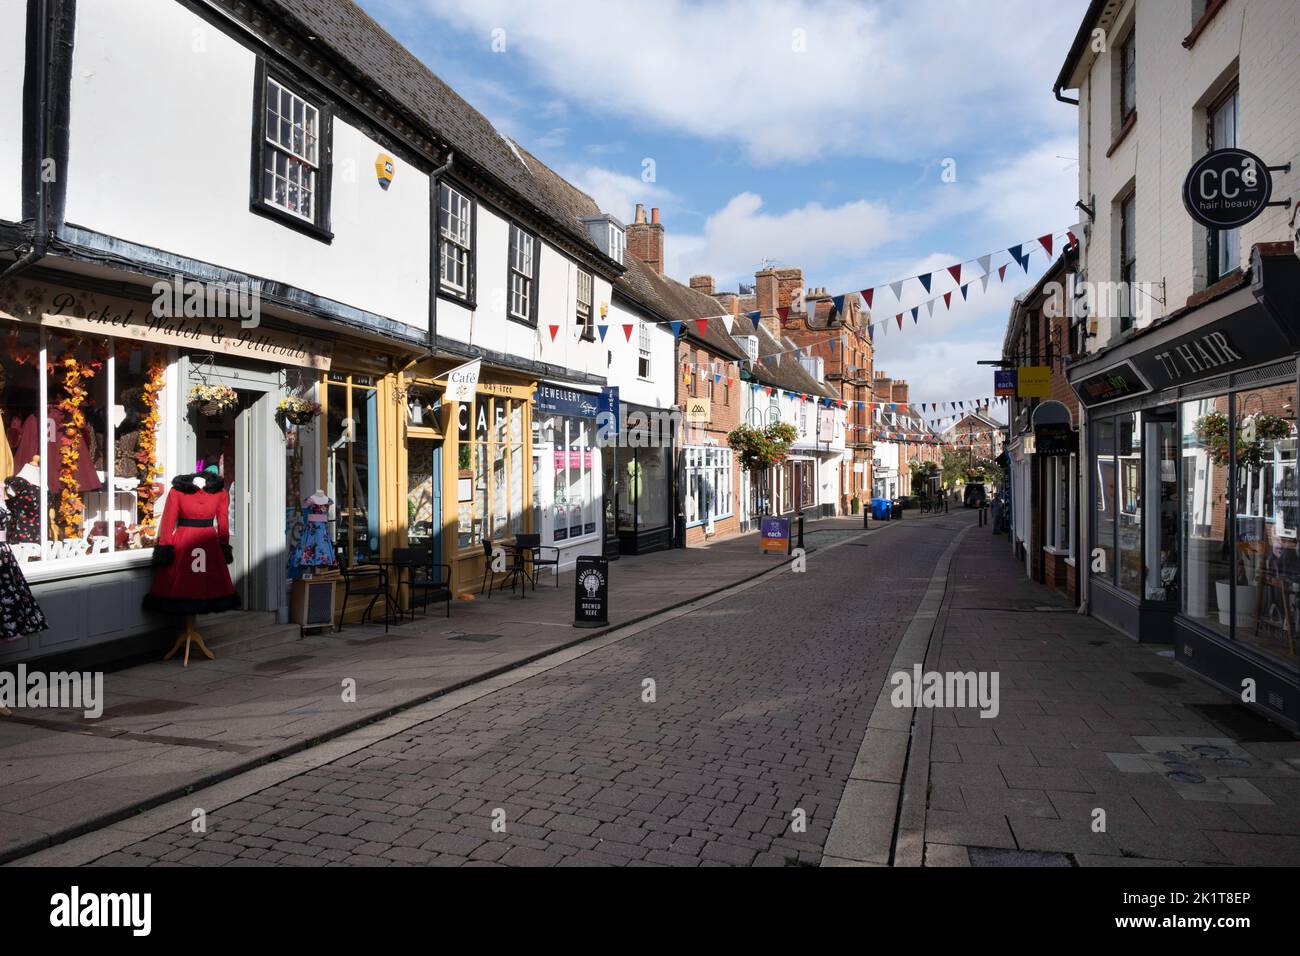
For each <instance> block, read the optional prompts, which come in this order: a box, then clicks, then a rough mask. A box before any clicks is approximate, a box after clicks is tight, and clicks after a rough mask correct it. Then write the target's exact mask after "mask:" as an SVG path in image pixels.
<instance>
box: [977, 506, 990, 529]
mask: <svg viewBox="0 0 1300 956" xmlns="http://www.w3.org/2000/svg"><path fill="white" fill-rule="evenodd" d="M987 511H988V509H986V508H985V507H984V505H980V523H979V526H980V527H981V528H982V527H984V526H985V525H986V524H988V513H987Z"/></svg>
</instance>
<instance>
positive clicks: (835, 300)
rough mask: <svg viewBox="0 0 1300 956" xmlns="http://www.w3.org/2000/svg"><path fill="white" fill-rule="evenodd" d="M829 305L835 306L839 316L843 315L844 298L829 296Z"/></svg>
mask: <svg viewBox="0 0 1300 956" xmlns="http://www.w3.org/2000/svg"><path fill="white" fill-rule="evenodd" d="M831 304H832V305H834V306H835V311H836V312H838V313H839V314H840V315H843V314H844V296H842V295H833V296H831Z"/></svg>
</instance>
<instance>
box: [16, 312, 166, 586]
mask: <svg viewBox="0 0 1300 956" xmlns="http://www.w3.org/2000/svg"><path fill="white" fill-rule="evenodd" d="M166 370H167V359H166V355H165V353H164V352H163V351H161V350H156V349H150V348H149V347H147V346H145V345H143V344H140V343H135V342H128V341H126V340H118V339H112V338H107V337H102V336H90V335H87V336H78V335H70V334H64V333H59V332H53V331H47V330H41V329H35V328H30V327H27V328H19V327H14V328H12V329H9V330H7V331H6V332H5V333H4V341H3V347H2V348H0V409H2V411H0V415H2V416H3V422H4V432H5V440H4V441H3V442H0V445H2V446H3V447H2V448H0V481H2V482H3V485H4V495H5V503H6V506H7V507H8V509H9V510H10V512H11V525H10V529H9V543H10V544H11V545H12V546H13V553H14V556H15V559H16V560H18V561H19V562H21V563H30V562H45V563H48V562H54V561H63V560H70V559H77V558H99V557H102V556H105V555H112V554H115V553H118V552H128V551H135V550H139V549H141V548H147V547H151V546H152V545H153V544H154V542H155V540H156V538H157V527H158V510H159V507H158V506H159V503H160V499H161V497H162V487H161V485H160V483H159V482H160V477H161V466H160V464H159V460H158V448H159V445H160V443H161V438H162V433H161V428H162V422H161V415H160V414H159V408H160V405H161V400H162V392H163V389H164V386H165V379H166Z"/></svg>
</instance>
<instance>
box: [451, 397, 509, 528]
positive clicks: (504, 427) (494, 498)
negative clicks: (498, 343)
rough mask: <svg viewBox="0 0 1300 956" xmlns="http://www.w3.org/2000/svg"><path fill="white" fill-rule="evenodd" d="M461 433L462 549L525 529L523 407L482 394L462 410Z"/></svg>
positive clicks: (459, 498)
mask: <svg viewBox="0 0 1300 956" xmlns="http://www.w3.org/2000/svg"><path fill="white" fill-rule="evenodd" d="M458 435H459V439H460V450H459V457H458V459H457V481H456V486H457V495H456V497H457V543H458V545H459V547H460V548H462V549H466V548H476V547H478V546H479V545H480V544H481V543H482V542H483V540H484V539H485V538H487V539H488V540H491V541H500V540H503V539H508V538H510V537H513V536H514V535H516V534H518V533H519V532H520V531H522V530H523V510H524V465H525V462H524V457H525V451H524V444H523V403H522V402H520V401H519V400H517V399H512V398H501V397H497V396H488V395H480V396H478V398H477V399H476V400H475V401H474V403H473V404H463V405H461V406H460V411H459V426H458Z"/></svg>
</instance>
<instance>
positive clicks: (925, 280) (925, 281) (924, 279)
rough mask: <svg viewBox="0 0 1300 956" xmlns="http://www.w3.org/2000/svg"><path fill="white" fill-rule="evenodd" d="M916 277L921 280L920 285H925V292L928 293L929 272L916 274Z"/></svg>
mask: <svg viewBox="0 0 1300 956" xmlns="http://www.w3.org/2000/svg"><path fill="white" fill-rule="evenodd" d="M917 278H918V279H920V280H921V285H923V286H925V291H926V294H929V292H930V273H928V272H927V273H926V274H925V275H923V276H917Z"/></svg>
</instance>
